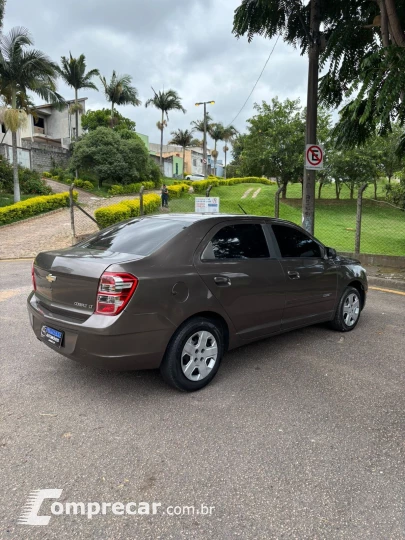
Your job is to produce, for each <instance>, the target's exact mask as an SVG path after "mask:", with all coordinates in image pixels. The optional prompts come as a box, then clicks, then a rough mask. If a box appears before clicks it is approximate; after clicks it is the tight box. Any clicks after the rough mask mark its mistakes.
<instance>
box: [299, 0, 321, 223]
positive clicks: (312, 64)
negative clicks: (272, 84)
mask: <svg viewBox="0 0 405 540" xmlns="http://www.w3.org/2000/svg"><path fill="white" fill-rule="evenodd" d="M319 7H320V6H319V0H311V6H310V8H311V14H310V17H311V19H310V23H311V29H310V37H311V40H310V43H309V44H308V47H309V54H308V56H309V69H308V96H307V129H306V144H316V127H317V122H318V77H319V29H320V13H319V11H320V9H319ZM302 226H303V228H304V229H305V230H306V231H308V232H309V233H310V234H314V226H315V171H314V170H308V169H307V168H305V170H304V186H303V194H302Z"/></svg>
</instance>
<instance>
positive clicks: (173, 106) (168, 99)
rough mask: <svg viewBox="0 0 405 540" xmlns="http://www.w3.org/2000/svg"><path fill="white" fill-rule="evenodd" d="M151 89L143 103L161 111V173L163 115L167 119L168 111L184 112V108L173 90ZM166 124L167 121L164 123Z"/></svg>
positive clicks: (161, 163)
mask: <svg viewBox="0 0 405 540" xmlns="http://www.w3.org/2000/svg"><path fill="white" fill-rule="evenodd" d="M152 90H153V94H154V96H153V98H150V99H148V101H147V102H146V103H145V107H149V106H151V105H152V106H153V107H156V109H159V110H160V111H161V112H162V119H161V121H160V160H159V164H160V170H161V171H162V173H163V130H164V128H165V116H166V121H167V122H168V121H169V112H170V111H182V112H183V113H186V109H185V108H184V107H183V105H182V104H181V98H180V96H179V94H178V93H177V92H176V91H175V90H171V89H170V90H166V91H163V92H162V91H161V90H159V92H155V90H154V89H153V88H152ZM166 125H167V123H166Z"/></svg>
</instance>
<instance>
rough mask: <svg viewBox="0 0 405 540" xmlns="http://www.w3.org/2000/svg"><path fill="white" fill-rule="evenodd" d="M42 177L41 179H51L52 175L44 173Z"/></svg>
mask: <svg viewBox="0 0 405 540" xmlns="http://www.w3.org/2000/svg"><path fill="white" fill-rule="evenodd" d="M42 177H43V178H52V175H51V173H50V172H48V171H44V172H43V173H42Z"/></svg>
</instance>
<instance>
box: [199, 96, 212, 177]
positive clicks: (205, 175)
mask: <svg viewBox="0 0 405 540" xmlns="http://www.w3.org/2000/svg"><path fill="white" fill-rule="evenodd" d="M214 104H215V101H200V102H199V103H196V104H195V106H196V107H198V106H199V105H204V141H203V165H204V167H203V171H204V178H207V162H208V160H207V105H214Z"/></svg>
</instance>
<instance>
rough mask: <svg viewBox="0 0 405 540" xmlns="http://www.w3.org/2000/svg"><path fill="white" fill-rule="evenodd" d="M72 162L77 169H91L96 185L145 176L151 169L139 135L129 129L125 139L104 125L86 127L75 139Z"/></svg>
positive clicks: (131, 180) (132, 180) (128, 182)
mask: <svg viewBox="0 0 405 540" xmlns="http://www.w3.org/2000/svg"><path fill="white" fill-rule="evenodd" d="M72 165H73V167H74V168H76V169H78V170H80V169H81V170H85V171H86V170H91V171H93V172H94V173H95V174H96V175H97V178H98V181H99V186H101V185H102V184H103V182H106V181H109V182H111V183H114V184H130V183H132V182H140V181H142V180H148V179H149V178H150V175H151V170H152V167H151V164H150V158H149V153H148V150H147V149H146V147H145V145H144V143H143V141H142V140H141V139H140V137H138V136H137V135H136V134H135V133H133V134H132V136H131V138H130V139H126V138H123V137H121V136H120V132H116V131H115V130H112V129H109V128H105V127H99V128H97V129H95V130H93V131H90V132H89V133H88V134H87V135H85V136H84V137H83V138H82V139H81V140H79V141H78V142H77V143H75V146H74V149H73V156H72Z"/></svg>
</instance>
